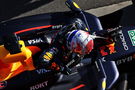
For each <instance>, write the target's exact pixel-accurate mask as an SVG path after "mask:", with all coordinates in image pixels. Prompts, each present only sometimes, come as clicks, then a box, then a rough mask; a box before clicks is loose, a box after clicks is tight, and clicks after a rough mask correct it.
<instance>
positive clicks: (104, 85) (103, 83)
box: [102, 81, 106, 89]
mask: <svg viewBox="0 0 135 90" xmlns="http://www.w3.org/2000/svg"><path fill="white" fill-rule="evenodd" d="M102 88H104V89H105V88H106V81H103V82H102Z"/></svg>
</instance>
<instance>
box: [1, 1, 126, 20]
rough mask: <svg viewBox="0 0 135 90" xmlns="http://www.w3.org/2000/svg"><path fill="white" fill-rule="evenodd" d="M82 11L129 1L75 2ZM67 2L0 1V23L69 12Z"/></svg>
mask: <svg viewBox="0 0 135 90" xmlns="http://www.w3.org/2000/svg"><path fill="white" fill-rule="evenodd" d="M74 1H75V2H77V3H78V4H79V5H80V7H81V8H82V9H85V10H86V9H91V8H97V7H100V6H105V5H110V4H114V3H118V2H123V1H127V0H74ZM64 2H65V0H0V22H1V21H5V20H9V19H11V18H18V17H24V16H30V15H35V14H41V13H47V12H60V11H67V10H69V9H68V8H67V7H66V6H65V4H64Z"/></svg>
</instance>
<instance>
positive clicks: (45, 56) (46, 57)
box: [43, 55, 51, 60]
mask: <svg viewBox="0 0 135 90" xmlns="http://www.w3.org/2000/svg"><path fill="white" fill-rule="evenodd" d="M43 57H44V58H45V59H47V60H51V59H50V58H49V57H48V56H47V55H44V56H43Z"/></svg>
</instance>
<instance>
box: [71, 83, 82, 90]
mask: <svg viewBox="0 0 135 90" xmlns="http://www.w3.org/2000/svg"><path fill="white" fill-rule="evenodd" d="M84 86H85V84H80V85H78V86H76V87H74V88H71V89H70V90H77V89H79V88H81V87H84Z"/></svg>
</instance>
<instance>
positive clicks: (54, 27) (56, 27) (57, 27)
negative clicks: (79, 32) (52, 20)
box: [52, 25, 62, 29]
mask: <svg viewBox="0 0 135 90" xmlns="http://www.w3.org/2000/svg"><path fill="white" fill-rule="evenodd" d="M61 27H62V25H56V26H52V29H59V28H61Z"/></svg>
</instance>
